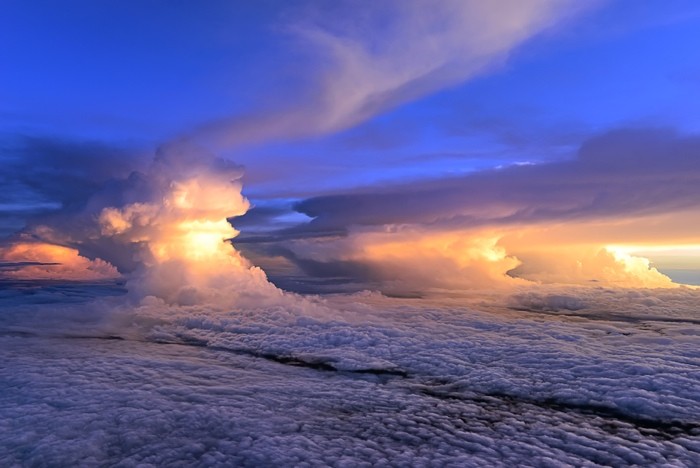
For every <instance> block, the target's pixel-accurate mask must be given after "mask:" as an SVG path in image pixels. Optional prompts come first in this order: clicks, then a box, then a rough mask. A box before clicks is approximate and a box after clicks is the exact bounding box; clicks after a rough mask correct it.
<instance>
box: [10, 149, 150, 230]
mask: <svg viewBox="0 0 700 468" xmlns="http://www.w3.org/2000/svg"><path fill="white" fill-rule="evenodd" d="M138 161H139V158H138V155H137V154H136V153H135V152H133V151H128V150H126V149H123V148H117V147H113V146H107V145H104V144H99V143H94V142H84V141H68V140H62V139H53V138H48V137H36V136H13V137H6V138H5V139H4V141H3V142H2V143H0V164H2V167H3V170H2V171H0V185H2V186H3V187H6V188H7V189H6V190H3V191H2V193H0V235H8V234H11V233H12V232H14V231H16V230H17V229H20V228H21V227H22V226H23V225H24V224H25V223H26V222H27V221H28V220H30V219H31V218H34V217H37V216H46V215H47V214H49V213H52V212H56V211H57V210H59V209H60V210H62V211H70V210H74V209H77V208H78V207H81V206H82V205H83V204H84V203H85V201H86V200H87V199H89V197H90V196H91V195H92V194H94V193H95V192H97V191H99V190H103V189H104V187H105V185H106V184H108V183H109V181H110V180H111V179H113V178H119V177H124V176H125V175H128V174H129V173H130V172H131V171H132V170H134V168H135V167H138V165H139V162H138Z"/></svg>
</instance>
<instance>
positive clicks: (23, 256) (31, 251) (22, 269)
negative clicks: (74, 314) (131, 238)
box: [0, 242, 120, 281]
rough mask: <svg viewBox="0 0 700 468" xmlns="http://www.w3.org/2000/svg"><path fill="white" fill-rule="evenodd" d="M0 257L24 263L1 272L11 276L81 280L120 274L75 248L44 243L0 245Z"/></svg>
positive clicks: (115, 276)
mask: <svg viewBox="0 0 700 468" xmlns="http://www.w3.org/2000/svg"><path fill="white" fill-rule="evenodd" d="M0 259H2V260H3V261H4V262H17V263H27V265H20V266H18V267H17V269H11V270H9V271H5V272H3V273H2V274H1V275H2V276H5V277H9V278H14V279H64V280H74V281H83V280H104V279H112V278H118V277H119V276H120V274H119V272H118V271H117V269H116V268H114V267H113V266H112V265H110V264H109V263H107V262H105V261H104V260H101V259H99V258H96V259H95V260H90V259H88V258H85V257H82V256H80V254H79V253H78V251H77V250H75V249H71V248H68V247H62V246H60V245H53V244H47V243H34V242H19V243H16V244H12V245H10V246H8V247H4V248H0ZM32 263H37V264H32Z"/></svg>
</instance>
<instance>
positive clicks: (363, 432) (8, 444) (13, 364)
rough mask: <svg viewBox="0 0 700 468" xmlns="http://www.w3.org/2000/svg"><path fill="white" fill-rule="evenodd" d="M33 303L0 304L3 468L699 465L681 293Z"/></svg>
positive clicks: (684, 292) (529, 291)
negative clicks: (228, 304)
mask: <svg viewBox="0 0 700 468" xmlns="http://www.w3.org/2000/svg"><path fill="white" fill-rule="evenodd" d="M40 289H41V288H36V287H35V288H34V291H35V294H38V295H41V294H46V295H47V297H48V295H50V296H51V297H52V298H53V301H52V303H51V304H46V305H44V306H41V305H36V304H34V305H32V306H31V307H29V305H28V303H27V301H26V298H20V297H19V296H15V297H14V298H13V297H8V296H5V297H2V298H0V301H2V305H3V315H2V317H0V342H1V343H2V346H0V355H1V357H2V359H3V362H4V363H5V365H4V366H3V367H2V369H0V374H1V377H2V379H0V381H1V382H3V384H2V392H0V395H1V396H0V399H1V402H2V404H1V405H0V416H1V417H0V425H2V430H3V434H6V436H5V437H3V440H2V442H0V460H1V461H2V463H3V464H6V465H12V464H47V463H49V464H55V463H60V464H67V465H70V464H115V463H116V464H119V463H122V464H138V463H150V464H154V465H163V464H172V463H178V462H186V463H190V464H196V463H201V464H207V465H212V466H230V465H231V464H232V463H233V464H239V465H242V466H253V465H260V464H283V465H289V464H303V463H311V464H314V463H317V464H324V465H342V464H351V465H362V464H372V463H374V464H392V463H395V464H417V463H421V462H423V461H424V462H425V463H426V464H428V463H437V464H440V465H443V466H444V465H449V464H458V465H460V466H472V465H473V466H481V465H489V466H501V465H504V466H513V465H517V464H519V463H522V462H523V461H524V460H527V461H528V462H530V463H539V464H543V465H547V464H561V463H568V464H571V465H585V464H600V465H628V464H630V465H631V464H640V465H649V464H653V465H661V464H664V463H671V464H674V463H675V464H681V465H691V464H692V463H693V461H694V460H696V459H697V457H698V456H700V446H699V445H698V443H697V439H698V435H700V432H698V431H700V420H698V415H697V411H696V407H697V396H698V393H699V392H700V380H699V379H698V376H697V371H696V369H697V365H698V359H699V358H700V356H699V355H698V352H697V350H698V345H699V344H700V343H698V337H699V336H700V335H698V327H700V324H699V323H698V321H697V317H696V305H697V301H698V297H697V295H698V293H697V291H691V290H688V289H674V290H667V291H650V290H627V291H624V290H615V289H609V288H561V287H558V288H539V289H533V288H526V289H523V290H521V291H519V292H518V291H514V292H513V294H510V295H506V296H501V295H499V294H495V293H494V292H491V291H482V292H480V293H475V294H471V295H469V296H468V297H455V298H446V297H443V298H440V299H435V300H421V301H416V300H397V299H389V298H386V297H383V296H380V295H378V294H370V293H364V294H358V295H344V296H337V297H329V298H326V299H323V300H321V299H310V300H307V303H306V305H301V306H299V307H269V306H261V305H257V306H254V307H247V306H240V307H238V308H236V310H226V309H221V310H216V309H213V308H212V307H209V306H189V307H182V306H168V305H164V304H160V305H158V304H151V305H148V306H145V305H144V306H141V307H137V308H119V307H115V303H118V301H115V299H118V297H113V298H111V299H110V298H109V297H108V298H105V299H100V300H98V302H94V303H84V304H76V303H75V300H74V296H75V291H71V290H69V289H66V290H64V293H65V298H64V299H63V300H61V299H60V298H59V297H60V293H59V292H58V291H57V290H56V288H55V287H52V286H47V287H45V288H43V289H45V290H46V292H45V293H42V292H40ZM86 291H88V290H87V289H86ZM104 293H105V290H104V287H102V289H93V290H92V294H93V295H97V296H101V295H103V294H104ZM111 294H114V292H112V293H111ZM610 311H615V312H610Z"/></svg>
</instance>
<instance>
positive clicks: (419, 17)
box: [189, 0, 597, 145]
mask: <svg viewBox="0 0 700 468" xmlns="http://www.w3.org/2000/svg"><path fill="white" fill-rule="evenodd" d="M596 3H597V2H589V3H587V4H586V5H581V3H580V2H573V1H550V0H526V1H515V0H499V1H498V2H489V3H488V4H485V3H483V2H479V1H476V0H474V1H472V0H468V1H460V0H442V1H439V2H431V1H425V0H412V1H410V2H404V1H398V0H392V1H387V2H380V3H376V4H373V5H371V6H366V7H363V8H362V9H361V10H359V9H358V8H357V6H356V5H355V4H353V3H351V2H347V3H346V2H341V3H334V4H333V5H329V6H325V7H318V8H317V9H315V10H312V9H306V10H304V11H303V13H301V14H298V16H297V17H296V18H297V19H295V20H294V19H291V20H290V21H289V22H288V23H287V24H286V25H285V29H286V31H287V32H288V34H289V35H290V37H291V39H292V40H291V41H290V43H291V44H293V45H294V46H295V47H297V48H299V49H301V50H303V52H302V53H301V54H300V55H301V56H302V58H301V59H300V62H302V63H303V64H304V68H303V69H301V70H300V74H301V75H302V76H303V77H304V80H303V81H305V82H306V83H307V85H306V88H304V89H302V90H300V92H299V94H301V95H302V97H303V99H301V100H300V102H299V103H293V102H292V103H284V104H280V105H278V106H272V107H271V108H270V109H269V110H268V111H260V112H259V113H257V114H249V115H242V116H236V117H232V118H228V119H224V120H220V121H218V122H214V123H211V124H208V125H206V126H203V127H201V128H200V129H198V130H196V131H193V132H191V133H190V134H189V136H190V137H197V138H204V139H212V138H213V139H215V140H218V141H219V143H220V144H224V145H238V144H241V143H251V142H258V141H261V140H264V139H277V138H294V137H307V136H314V135H319V134H325V133H329V132H334V131H338V130H342V129H346V128H349V127H352V126H354V125H356V124H358V123H361V122H363V121H366V120H368V119H370V118H372V117H373V116H375V115H377V114H380V113H382V112H385V111H387V110H389V109H392V108H394V107H397V106H399V105H401V104H403V103H406V102H409V101H412V100H415V99H417V98H420V97H423V96H425V95H428V94H430V93H434V92H436V91H439V90H441V89H444V88H448V87H451V86H455V85H457V84H459V83H462V82H464V81H466V80H468V79H470V78H473V77H475V76H478V75H480V74H483V73H485V72H488V71H490V70H492V69H494V68H496V67H498V66H500V65H502V64H503V63H504V62H505V61H506V60H507V58H508V56H509V54H510V53H511V52H512V51H513V50H514V49H516V48H517V47H518V46H520V45H522V44H523V43H524V42H525V41H527V40H529V39H531V38H533V37H534V36H536V35H538V34H541V33H542V32H543V31H546V30H549V29H551V28H552V27H554V26H560V25H561V23H562V22H565V21H566V20H569V19H571V18H573V17H575V16H577V15H580V14H582V12H584V11H586V10H589V9H591V8H592V7H594V6H595V4H596ZM289 18H294V16H292V15H290V16H289Z"/></svg>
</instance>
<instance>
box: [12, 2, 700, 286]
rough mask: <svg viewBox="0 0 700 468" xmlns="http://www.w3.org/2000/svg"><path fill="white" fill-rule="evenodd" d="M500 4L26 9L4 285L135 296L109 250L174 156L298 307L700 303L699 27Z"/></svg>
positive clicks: (624, 10)
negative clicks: (569, 297)
mask: <svg viewBox="0 0 700 468" xmlns="http://www.w3.org/2000/svg"><path fill="white" fill-rule="evenodd" d="M502 3H503V4H502V5H499V6H500V8H494V7H493V6H489V5H484V4H482V3H481V2H458V1H445V2H439V3H438V4H437V5H434V4H433V2H427V1H420V0H417V1H412V2H398V1H385V2H378V3H377V4H376V5H371V6H368V5H363V4H360V3H358V2H333V3H330V2H328V3H323V2H312V1H291V2H279V1H267V0H263V1H260V2H209V3H207V5H206V7H204V8H203V7H202V6H201V5H197V4H195V3H193V2H184V1H183V2H158V1H154V2H149V3H148V4H146V5H143V4H138V3H128V2H127V3H124V2H111V1H107V2H99V3H95V2H87V1H85V2H82V1H72V2H69V3H68V4H58V3H55V2H40V1H39V2H20V1H12V0H8V1H6V2H4V6H3V10H4V14H3V15H2V18H1V19H0V39H1V40H2V43H3V44H6V46H5V47H3V48H2V49H0V63H2V67H0V164H2V167H3V171H1V174H0V179H1V180H2V183H3V186H4V187H6V189H5V190H3V193H2V194H0V235H1V236H2V238H3V240H2V242H3V245H4V247H3V249H4V250H3V252H4V259H3V260H4V261H5V264H6V265H9V264H15V263H18V262H19V263H21V262H39V263H42V262H43V263H61V262H57V261H56V259H55V258H54V259H52V258H51V255H48V254H45V255H38V254H36V252H39V251H42V252H46V248H45V246H44V247H41V248H40V247H39V246H38V244H40V243H47V244H49V245H52V246H55V247H56V248H67V249H74V250H76V251H77V253H78V254H79V256H80V258H83V257H84V258H86V259H87V260H86V261H104V262H106V263H108V264H109V265H110V266H111V267H114V268H115V269H116V270H117V271H118V273H119V274H129V273H130V272H131V271H133V270H134V269H135V268H137V266H138V265H137V263H138V261H136V262H134V261H133V257H134V255H133V253H129V252H127V251H129V249H132V250H133V247H134V245H135V244H136V243H138V242H140V241H138V240H134V239H132V240H130V241H128V242H126V241H123V240H122V244H123V245H121V247H120V248H116V247H115V246H114V245H110V246H108V245H107V244H108V242H107V241H106V240H105V239H104V238H102V239H97V238H96V235H95V234H87V232H88V231H89V230H90V229H94V226H91V227H90V226H89V225H91V223H92V224H93V225H94V224H95V219H96V218H100V216H102V215H104V213H105V211H104V210H109V209H113V208H114V209H121V210H122V212H123V210H124V207H125V206H126V205H127V204H128V203H134V202H135V201H137V200H136V199H138V198H139V195H138V194H135V192H130V190H132V189H133V181H134V179H135V177H136V175H135V174H141V175H144V174H146V175H145V176H144V177H146V178H147V179H148V178H149V177H150V178H153V171H154V169H153V163H152V162H151V161H152V160H153V159H154V157H155V159H156V160H157V159H158V156H154V155H158V154H163V153H164V152H167V151H170V152H173V153H175V152H178V154H184V153H187V154H190V156H187V157H185V160H187V161H190V162H191V161H194V160H197V159H206V160H209V159H210V156H209V155H212V154H213V155H216V156H217V157H220V158H223V159H225V160H227V161H230V162H231V164H235V165H237V166H239V169H240V170H237V171H236V174H237V175H236V176H235V177H234V179H235V180H236V181H238V182H237V183H238V184H240V190H242V194H243V196H244V197H246V199H247V201H246V202H245V203H243V202H241V201H236V200H235V199H236V197H237V196H239V195H233V196H232V197H233V198H232V199H231V200H232V205H236V206H238V207H239V208H240V207H243V205H245V209H236V208H233V209H232V211H230V212H229V213H224V211H225V210H223V211H221V212H217V213H218V214H221V215H224V214H225V215H226V216H228V217H229V218H230V221H231V223H232V225H233V227H234V228H235V231H231V232H230V234H231V236H230V237H233V236H236V235H237V237H236V240H235V241H234V245H236V247H237V249H238V250H239V251H240V252H241V253H242V254H243V256H244V257H245V258H247V259H249V260H250V261H251V262H252V263H253V264H255V265H258V266H260V267H262V268H263V270H264V271H266V272H267V274H268V275H269V276H270V277H271V278H272V279H273V280H274V281H276V282H277V283H278V284H280V285H282V286H283V287H288V288H290V289H297V290H306V289H308V288H310V289H311V290H316V289H317V288H318V287H320V286H319V285H331V286H330V288H331V289H332V288H334V287H342V288H346V287H349V288H351V289H353V288H355V289H362V288H364V287H366V286H367V285H371V286H373V287H379V288H380V289H383V290H385V291H393V292H396V293H400V294H410V293H413V292H415V291H421V290H425V289H430V288H438V289H440V288H446V289H453V288H457V289H460V288H469V287H472V286H473V285H482V284H486V283H489V284H490V283H493V282H497V283H498V282H501V280H502V279H503V278H504V277H505V278H506V282H507V281H510V278H515V279H516V280H524V281H534V282H552V283H559V282H563V283H586V282H609V283H614V284H617V285H637V286H639V285H647V286H649V285H667V284H668V283H669V280H668V278H666V276H668V277H670V278H671V280H673V281H675V282H676V283H684V284H698V283H700V238H698V235H697V229H696V228H695V227H696V226H698V225H700V214H699V213H698V211H697V208H696V206H697V200H698V199H699V197H700V189H698V187H700V184H698V182H699V179H700V165H699V164H700V158H699V154H698V153H699V152H700V139H699V138H698V136H697V135H698V131H700V130H699V127H700V114H699V113H700V110H699V109H700V102H698V100H699V99H700V97H699V96H700V93H698V86H700V67H699V66H698V63H700V60H698V59H700V57H699V55H700V51H698V49H697V47H695V46H694V44H697V43H698V41H699V40H700V38H699V37H698V35H700V32H698V31H700V28H699V27H698V26H699V24H698V23H700V8H699V7H697V5H695V3H694V2H690V1H677V2H672V3H668V2H663V1H649V2H636V1H626V0H621V1H591V2H573V1H546V0H532V1H526V2H520V1H508V0H504V1H503V2H502ZM183 148H185V149H183ZM198 154H200V155H203V156H197V155H198ZM204 155H206V156H204ZM168 158H170V159H171V160H172V161H175V159H177V158H173V157H165V159H168ZM161 159H162V158H161ZM181 162H182V161H181ZM172 164H176V163H174V162H173V163H172ZM187 164H189V163H186V162H185V163H183V165H182V166H181V169H182V171H183V173H186V172H187V171H189V170H192V169H190V168H189V167H188V166H187ZM192 164H194V163H192ZM194 165H196V164H194ZM149 171H150V172H149ZM239 173H240V174H239ZM148 174H151V175H150V176H149V175H148ZM130 184H131V185H130ZM126 186H129V187H131V188H128V189H127V188H126ZM118 187H119V188H118ZM117 192H119V193H118V194H117ZM225 193H226V191H224V192H222V193H221V194H220V195H221V196H225ZM129 194H130V195H129ZM212 197H216V195H212V196H207V197H205V199H206V202H207V203H208V202H210V200H211V199H212ZM141 201H143V200H141ZM132 211H133V210H132ZM234 216H235V217H234ZM102 219H104V216H102ZM98 224H99V223H98ZM103 234H104V232H103ZM103 237H105V236H103ZM27 242H29V243H30V244H32V243H38V244H37V245H34V244H33V245H34V247H35V248H33V249H32V248H24V250H23V247H22V246H23V245H24V244H26V243H27ZM125 242H126V244H130V246H128V245H126V244H125ZM41 249H44V250H41ZM20 251H21V252H25V253H24V254H19V253H18V252H20ZM26 252H29V253H26ZM31 252H34V253H31ZM115 252H116V253H115ZM562 252H566V254H565V255H564V254H562ZM47 255H48V256H47ZM103 257H105V258H103ZM644 262H647V263H644ZM422 266H428V268H422ZM25 267H26V268H29V267H30V266H10V267H8V266H6V267H4V268H5V269H7V268H11V269H13V270H14V269H16V268H19V269H20V270H22V269H25V270H26V268H25ZM58 269H59V268H56V270H58ZM421 270H426V271H424V272H423V273H420V271H421ZM433 270H436V271H438V273H435V271H433ZM657 270H658V271H657ZM659 272H660V273H659ZM665 275H666V276H665ZM78 276H79V274H78ZM339 284H340V285H342V286H337V285H339ZM348 285H355V286H348Z"/></svg>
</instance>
